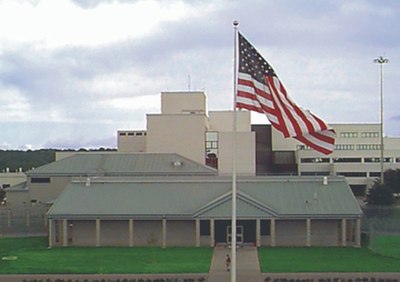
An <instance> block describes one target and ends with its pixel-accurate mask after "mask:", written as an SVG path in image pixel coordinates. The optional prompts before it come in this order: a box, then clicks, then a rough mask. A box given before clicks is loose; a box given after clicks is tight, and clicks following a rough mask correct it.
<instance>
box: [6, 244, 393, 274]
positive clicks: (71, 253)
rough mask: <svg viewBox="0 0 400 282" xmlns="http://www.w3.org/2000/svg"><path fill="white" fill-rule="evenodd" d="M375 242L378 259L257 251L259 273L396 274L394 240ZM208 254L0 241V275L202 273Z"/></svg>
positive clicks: (340, 252)
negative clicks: (54, 245) (378, 249)
mask: <svg viewBox="0 0 400 282" xmlns="http://www.w3.org/2000/svg"><path fill="white" fill-rule="evenodd" d="M379 238H380V237H377V238H376V239H377V240H376V245H377V246H380V250H381V253H380V254H377V253H375V252H372V251H371V250H369V249H368V248H359V249H358V248H317V247H311V248H260V249H259V260H260V267H261V271H262V272H399V271H400V242H399V241H400V238H399V237H394V238H393V237H390V238H386V239H385V238H383V239H379ZM212 253H213V249H212V248H166V249H162V248H140V247H136V248H103V247H102V248H53V249H48V248H47V241H46V239H45V238H2V239H0V259H1V260H0V274H13V273H18V274H29V273H31V274H39V273H48V274H50V273H82V274H86V273H104V274H106V273H121V274H123V273H207V272H208V271H209V267H210V264H211V258H212ZM2 258H5V260H3V259H2ZM15 258H16V259H15Z"/></svg>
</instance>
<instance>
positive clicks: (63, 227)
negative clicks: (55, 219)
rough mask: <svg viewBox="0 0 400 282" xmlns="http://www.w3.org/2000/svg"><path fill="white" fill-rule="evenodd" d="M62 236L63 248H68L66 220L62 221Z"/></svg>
mask: <svg viewBox="0 0 400 282" xmlns="http://www.w3.org/2000/svg"><path fill="white" fill-rule="evenodd" d="M62 232H63V233H62V234H63V247H67V246H68V222H67V220H66V219H63V220H62Z"/></svg>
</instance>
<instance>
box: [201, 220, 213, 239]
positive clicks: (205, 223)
mask: <svg viewBox="0 0 400 282" xmlns="http://www.w3.org/2000/svg"><path fill="white" fill-rule="evenodd" d="M210 232H211V231H210V221H209V220H200V236H210Z"/></svg>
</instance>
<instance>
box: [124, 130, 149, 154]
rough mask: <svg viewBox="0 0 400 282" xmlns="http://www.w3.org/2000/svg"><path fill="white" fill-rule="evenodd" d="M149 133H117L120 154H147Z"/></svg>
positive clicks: (128, 131)
mask: <svg viewBox="0 0 400 282" xmlns="http://www.w3.org/2000/svg"><path fill="white" fill-rule="evenodd" d="M146 140H147V132H146V131H144V130H119V131H118V133H117V143H118V152H120V153H140V152H146Z"/></svg>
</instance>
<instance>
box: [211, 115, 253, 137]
mask: <svg viewBox="0 0 400 282" xmlns="http://www.w3.org/2000/svg"><path fill="white" fill-rule="evenodd" d="M233 115H234V112H233V111H210V112H209V120H210V129H209V131H219V132H232V131H233ZM250 118H251V117H250V112H248V111H237V112H236V130H237V131H238V132H242V131H244V132H250V131H251V119H250Z"/></svg>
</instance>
